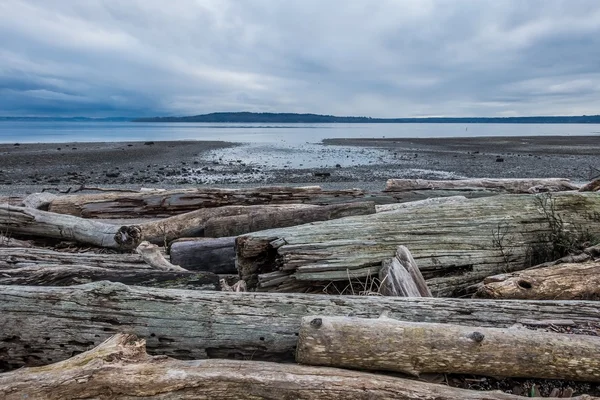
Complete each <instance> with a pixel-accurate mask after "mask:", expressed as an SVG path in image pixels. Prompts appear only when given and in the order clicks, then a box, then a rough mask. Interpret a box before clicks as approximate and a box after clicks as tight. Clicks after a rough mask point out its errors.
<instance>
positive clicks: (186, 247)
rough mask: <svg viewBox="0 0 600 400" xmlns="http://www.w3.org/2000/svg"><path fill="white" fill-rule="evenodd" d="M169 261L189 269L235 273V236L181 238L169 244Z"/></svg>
mask: <svg viewBox="0 0 600 400" xmlns="http://www.w3.org/2000/svg"><path fill="white" fill-rule="evenodd" d="M169 255H170V256H171V262H172V263H173V264H175V265H179V266H180V267H182V268H185V269H187V270H190V271H210V272H214V273H216V274H237V272H238V271H237V268H236V266H235V237H222V238H216V239H215V238H183V239H177V240H175V241H173V242H171V245H170V246H169Z"/></svg>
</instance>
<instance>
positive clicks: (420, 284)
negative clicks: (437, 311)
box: [379, 246, 431, 297]
mask: <svg viewBox="0 0 600 400" xmlns="http://www.w3.org/2000/svg"><path fill="white" fill-rule="evenodd" d="M379 281H380V282H381V286H380V288H379V293H380V294H381V295H383V296H402V297H431V292H430V291H429V288H428V287H427V283H425V279H423V275H421V271H419V267H417V263H416V262H415V260H414V258H413V257H412V255H411V254H410V251H409V250H408V248H406V246H398V248H397V249H396V256H395V257H394V258H391V259H389V260H385V261H384V262H383V264H382V267H381V270H380V271H379Z"/></svg>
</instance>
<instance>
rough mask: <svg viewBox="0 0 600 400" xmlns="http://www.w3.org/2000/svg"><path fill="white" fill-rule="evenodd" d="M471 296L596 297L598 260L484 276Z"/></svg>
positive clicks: (598, 292)
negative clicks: (480, 284)
mask: <svg viewBox="0 0 600 400" xmlns="http://www.w3.org/2000/svg"><path fill="white" fill-rule="evenodd" d="M475 297H481V298H492V299H530V300H544V299H548V300H600V261H595V262H594V261H590V262H586V263H576V264H558V265H554V266H550V267H545V268H535V269H527V270H524V271H520V272H513V273H511V274H500V275H495V276H490V277H488V278H485V279H484V281H483V286H482V287H480V288H479V290H478V291H477V292H476V293H475Z"/></svg>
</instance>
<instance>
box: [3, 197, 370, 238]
mask: <svg viewBox="0 0 600 400" xmlns="http://www.w3.org/2000/svg"><path fill="white" fill-rule="evenodd" d="M331 207H334V208H335V207H337V208H338V209H339V214H337V213H336V212H334V211H332V210H331V209H330V208H327V210H326V211H325V212H324V213H320V212H319V211H318V209H319V208H320V207H319V206H313V205H305V204H290V205H267V206H228V207H219V208H205V209H200V210H196V211H191V212H188V213H185V214H179V215H175V216H173V217H169V218H165V219H161V220H158V221H153V222H147V223H144V224H140V225H125V226H120V227H119V226H118V225H112V224H108V223H103V222H97V221H94V220H93V219H85V218H79V217H75V216H72V215H63V214H56V213H53V212H47V211H42V210H37V209H34V208H27V207H16V206H9V205H0V231H1V230H7V231H8V232H11V233H15V234H21V235H34V236H43V237H51V238H57V239H66V240H73V241H77V242H81V243H86V244H91V245H94V246H99V247H108V248H116V249H124V250H129V249H134V248H136V247H137V246H139V244H140V243H141V242H142V241H148V242H151V243H155V244H165V243H168V242H170V241H172V240H174V239H178V238H181V237H194V236H204V225H205V224H206V222H207V221H209V220H210V219H211V218H222V217H226V216H238V217H239V216H241V218H244V217H243V215H244V214H249V213H252V214H253V215H258V214H260V213H261V212H267V210H268V213H269V215H272V214H273V213H277V212H285V215H286V216H287V218H286V219H285V222H286V224H289V223H293V218H294V217H293V216H294V215H297V216H298V219H296V222H295V223H297V224H303V223H307V222H311V221H315V220H317V221H318V220H323V219H326V218H329V217H331V218H335V217H336V216H338V215H340V216H345V215H364V214H369V213H374V212H375V205H374V204H373V203H372V202H361V203H355V204H338V205H334V206H331ZM305 208H310V209H311V210H313V213H305V212H302V211H301V210H303V209H305ZM292 211H295V213H294V212H292ZM274 223H275V226H277V220H275V221H274Z"/></svg>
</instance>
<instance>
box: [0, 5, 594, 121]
mask: <svg viewBox="0 0 600 400" xmlns="http://www.w3.org/2000/svg"><path fill="white" fill-rule="evenodd" d="M0 37H1V38H2V40H1V41H0V60H1V62H0V115H45V116H72V115H84V116H152V115H191V114H200V113H207V112H213V111H241V110H245V111H268V112H314V113H322V114H336V115H368V116H373V117H412V116H513V115H577V114H598V113H600V111H599V110H600V51H598V49H600V2H597V1H596V0H528V1H522V0H499V1H492V0H489V1H482V0H453V1H450V0H402V1H401V0H378V1H370V0H362V1H358V0H356V1H355V0H335V1H334V0H302V1H295V0H292V1H278V0H237V1H234V0H173V1H168V2H167V1H164V0H128V1H119V0H105V1H100V0H86V1H71V0H44V1H38V0H30V1H26V0H2V1H1V2H0Z"/></svg>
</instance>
